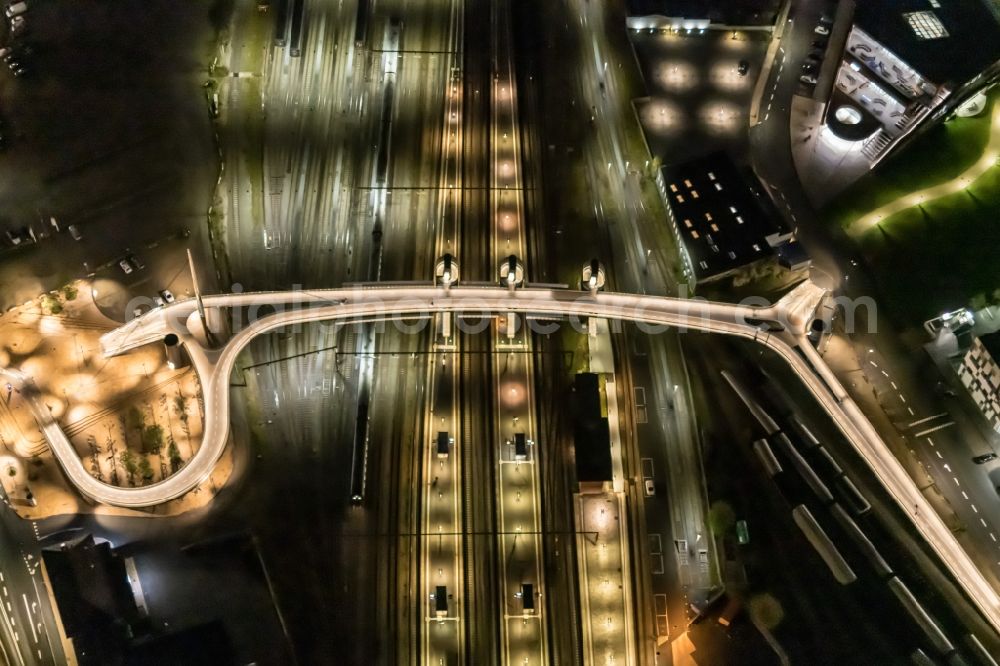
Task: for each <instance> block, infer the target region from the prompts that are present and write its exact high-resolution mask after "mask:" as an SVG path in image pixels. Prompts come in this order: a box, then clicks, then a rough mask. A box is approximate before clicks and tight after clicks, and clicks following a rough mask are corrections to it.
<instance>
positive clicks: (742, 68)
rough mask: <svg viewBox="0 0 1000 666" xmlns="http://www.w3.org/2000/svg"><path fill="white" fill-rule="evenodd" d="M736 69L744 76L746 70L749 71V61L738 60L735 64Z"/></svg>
mask: <svg viewBox="0 0 1000 666" xmlns="http://www.w3.org/2000/svg"><path fill="white" fill-rule="evenodd" d="M736 71H737V72H739V74H740V76H746V75H747V72H749V71H750V61H749V60H740V64H739V65H737V67H736Z"/></svg>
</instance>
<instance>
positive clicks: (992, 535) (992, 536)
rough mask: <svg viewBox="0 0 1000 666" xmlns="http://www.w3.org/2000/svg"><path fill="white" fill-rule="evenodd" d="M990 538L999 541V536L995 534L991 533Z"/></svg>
mask: <svg viewBox="0 0 1000 666" xmlns="http://www.w3.org/2000/svg"><path fill="white" fill-rule="evenodd" d="M990 538H991V539H993V541H996V540H997V535H996V534H993V532H990Z"/></svg>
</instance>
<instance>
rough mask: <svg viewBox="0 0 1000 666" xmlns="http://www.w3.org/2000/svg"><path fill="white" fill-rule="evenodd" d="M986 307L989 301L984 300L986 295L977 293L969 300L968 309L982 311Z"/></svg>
mask: <svg viewBox="0 0 1000 666" xmlns="http://www.w3.org/2000/svg"><path fill="white" fill-rule="evenodd" d="M987 305H989V301H988V300H987V299H986V294H984V293H979V294H976V295H975V296H973V297H972V298H970V299H969V308H970V309H972V310H982V309H983V308H985V307H986V306H987Z"/></svg>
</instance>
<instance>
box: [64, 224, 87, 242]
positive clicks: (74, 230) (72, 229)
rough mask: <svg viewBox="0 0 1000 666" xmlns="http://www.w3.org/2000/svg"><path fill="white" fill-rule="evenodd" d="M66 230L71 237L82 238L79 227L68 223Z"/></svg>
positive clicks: (74, 238)
mask: <svg viewBox="0 0 1000 666" xmlns="http://www.w3.org/2000/svg"><path fill="white" fill-rule="evenodd" d="M67 230H68V231H69V235H70V236H72V237H73V240H81V239H82V238H83V234H81V233H80V228H79V227H77V226H76V225H75V224H71V225H69V226H68V227H67Z"/></svg>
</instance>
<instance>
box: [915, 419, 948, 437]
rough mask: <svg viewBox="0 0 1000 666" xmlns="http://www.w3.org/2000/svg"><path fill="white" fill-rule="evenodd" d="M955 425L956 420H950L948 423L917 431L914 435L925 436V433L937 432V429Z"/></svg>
mask: <svg viewBox="0 0 1000 666" xmlns="http://www.w3.org/2000/svg"><path fill="white" fill-rule="evenodd" d="M953 425H955V422H954V421H948V422H947V423H942V424H941V425H939V426H934V427H933V428H929V429H927V430H922V431H920V432H918V433H916V434H915V435H914V437H923V436H924V435H929V434H930V433H932V432H935V431H937V430H941V429H942V428H947V427H949V426H953Z"/></svg>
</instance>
